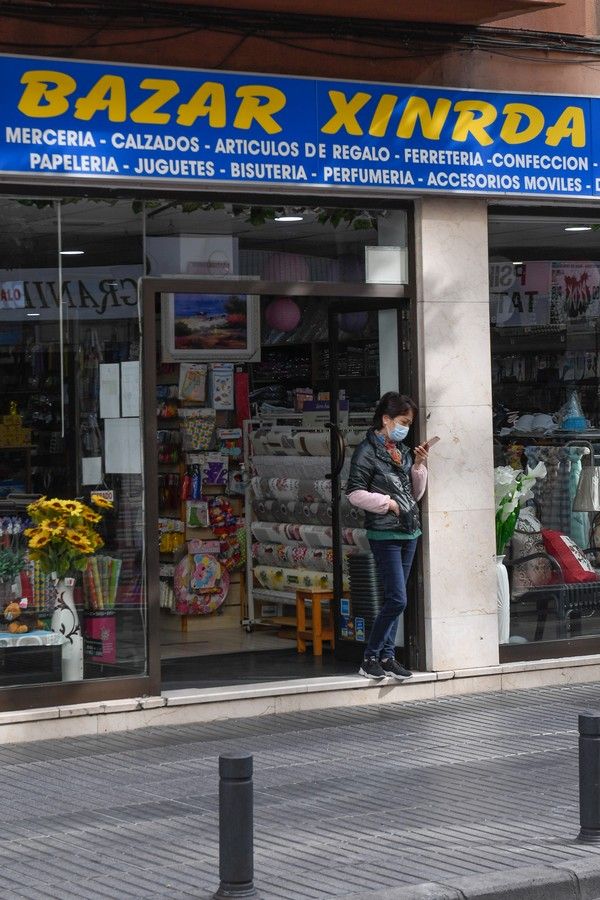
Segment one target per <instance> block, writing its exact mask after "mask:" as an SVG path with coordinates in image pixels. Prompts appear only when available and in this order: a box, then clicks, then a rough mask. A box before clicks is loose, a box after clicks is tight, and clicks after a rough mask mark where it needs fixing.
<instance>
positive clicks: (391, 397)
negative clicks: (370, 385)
mask: <svg viewBox="0 0 600 900" xmlns="http://www.w3.org/2000/svg"><path fill="white" fill-rule="evenodd" d="M409 411H412V413H413V415H414V416H416V414H417V404H416V403H415V401H414V400H411V398H410V397H407V396H406V394H398V393H397V392H396V391H388V392H387V394H384V395H383V397H382V398H381V400H380V401H379V403H378V404H377V406H376V407H375V412H374V414H373V428H376V429H377V430H380V429H382V428H383V417H384V416H389V417H390V419H395V418H396V416H401V415H403V414H404V413H407V412H409Z"/></svg>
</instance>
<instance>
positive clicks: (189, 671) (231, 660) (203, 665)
mask: <svg viewBox="0 0 600 900" xmlns="http://www.w3.org/2000/svg"><path fill="white" fill-rule="evenodd" d="M356 670H357V666H356V665H355V664H354V663H351V662H350V663H349V662H342V661H340V660H337V659H335V658H334V656H333V654H332V653H331V652H330V651H327V650H326V651H325V652H324V653H323V658H322V659H319V658H318V657H315V656H313V655H312V653H297V652H296V649H295V648H294V649H289V650H265V651H261V652H252V653H225V654H223V655H221V656H214V655H212V656H193V657H185V658H179V659H165V660H163V662H162V681H163V685H162V686H163V690H176V689H178V688H188V687H190V688H192V687H197V688H205V687H218V686H219V685H233V684H256V683H260V682H266V681H288V680H289V681H291V680H292V679H294V678H318V677H322V676H323V675H352V674H354V673H356Z"/></svg>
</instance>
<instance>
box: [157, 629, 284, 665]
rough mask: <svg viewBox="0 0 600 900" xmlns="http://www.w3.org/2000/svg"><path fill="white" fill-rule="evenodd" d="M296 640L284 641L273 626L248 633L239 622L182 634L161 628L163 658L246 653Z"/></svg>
mask: <svg viewBox="0 0 600 900" xmlns="http://www.w3.org/2000/svg"><path fill="white" fill-rule="evenodd" d="M295 647H296V640H295V639H294V640H291V639H290V640H282V638H279V637H277V632H275V631H274V630H273V629H272V628H270V629H267V628H265V629H262V630H258V629H257V630H256V631H253V632H252V633H251V634H247V633H246V631H245V630H244V629H243V628H241V627H240V626H239V625H237V626H235V627H233V628H219V629H216V628H215V629H212V630H206V631H205V632H202V631H198V630H196V629H194V630H193V631H192V630H190V631H188V633H187V634H182V633H181V631H180V630H171V631H167V630H166V629H163V630H162V631H161V643H160V655H161V659H163V660H164V659H176V658H178V657H189V656H209V655H213V656H215V655H216V656H220V655H222V654H223V653H246V652H248V651H250V652H252V651H255V650H282V649H292V648H294V649H295Z"/></svg>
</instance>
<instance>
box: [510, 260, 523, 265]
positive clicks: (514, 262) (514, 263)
mask: <svg viewBox="0 0 600 900" xmlns="http://www.w3.org/2000/svg"><path fill="white" fill-rule="evenodd" d="M524 265H525V263H524V262H523V260H522V259H520V260H518V261H515V260H513V266H524Z"/></svg>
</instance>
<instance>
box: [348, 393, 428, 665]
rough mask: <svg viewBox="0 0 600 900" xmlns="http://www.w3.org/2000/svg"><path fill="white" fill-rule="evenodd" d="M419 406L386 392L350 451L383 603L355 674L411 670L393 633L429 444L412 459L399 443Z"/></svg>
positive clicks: (416, 531)
mask: <svg viewBox="0 0 600 900" xmlns="http://www.w3.org/2000/svg"><path fill="white" fill-rule="evenodd" d="M416 412H417V406H416V404H415V403H414V401H413V400H411V399H410V397H406V396H404V395H403V394H397V393H396V392H394V391H389V392H388V393H387V394H384V395H383V397H382V398H381V400H380V401H379V403H378V404H377V407H376V409H375V414H374V416H373V426H372V428H370V429H369V431H368V432H367V435H366V437H365V439H364V440H363V441H362V442H361V443H360V444H359V445H358V447H357V448H356V450H355V451H354V455H353V457H352V462H351V464H350V475H349V478H348V486H347V489H346V493H347V495H348V499H349V501H350V503H352V504H353V505H354V506H358V507H360V508H361V509H364V510H365V517H366V528H367V537H368V538H369V544H370V545H371V551H372V553H373V556H374V557H375V564H376V566H377V570H378V573H379V576H380V578H381V582H382V585H383V599H384V603H383V607H382V608H381V611H380V612H379V614H378V616H377V618H376V619H375V621H374V622H373V627H372V628H371V632H370V634H369V637H368V640H367V647H366V650H365V655H364V659H363V661H362V664H361V667H360V669H359V674H360V675H364V676H365V677H366V678H373V679H376V680H377V679H381V678H386V677H392V678H396V679H397V680H398V681H404V680H405V679H407V678H410V677H411V675H412V672H410V671H409V670H408V669H405V668H404V666H401V665H400V663H398V662H397V661H396V656H395V653H396V650H395V645H396V632H397V630H398V622H399V620H400V616H401V615H402V613H403V612H404V610H405V608H406V582H407V581H408V576H409V574H410V569H411V566H412V561H413V558H414V555H415V550H416V548H417V540H418V538H419V536H420V534H421V523H420V519H419V509H418V506H417V501H418V500H420V499H421V497H422V496H423V494H424V493H425V487H426V485H427V447H426V446H425V445H420V446H418V447H416V448H415V460H414V462H413V459H412V455H411V453H410V450H409V449H408V447H407V446H406V445H405V444H404V443H403V441H404V439H405V438H406V436H407V434H408V431H409V429H410V426H411V425H412V423H413V421H414V417H415V415H416Z"/></svg>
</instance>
